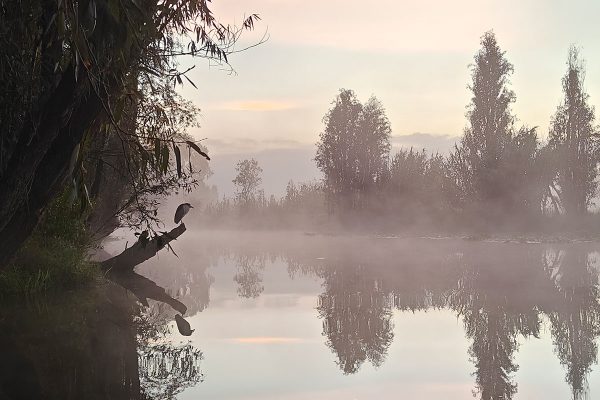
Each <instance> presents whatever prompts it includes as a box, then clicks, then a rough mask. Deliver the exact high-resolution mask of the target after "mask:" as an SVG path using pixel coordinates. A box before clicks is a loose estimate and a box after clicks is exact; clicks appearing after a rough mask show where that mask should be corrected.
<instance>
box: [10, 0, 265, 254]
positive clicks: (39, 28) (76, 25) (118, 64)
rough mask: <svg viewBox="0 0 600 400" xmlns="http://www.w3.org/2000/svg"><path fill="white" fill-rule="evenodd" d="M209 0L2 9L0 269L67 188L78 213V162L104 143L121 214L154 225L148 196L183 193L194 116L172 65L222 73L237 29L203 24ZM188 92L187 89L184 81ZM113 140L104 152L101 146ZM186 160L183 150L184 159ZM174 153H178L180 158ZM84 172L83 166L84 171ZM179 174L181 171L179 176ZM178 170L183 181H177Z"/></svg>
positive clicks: (57, 0) (50, 0)
mask: <svg viewBox="0 0 600 400" xmlns="http://www.w3.org/2000/svg"><path fill="white" fill-rule="evenodd" d="M209 4H210V3H209V2H208V1H207V0H173V1H156V0H22V1H14V2H2V3H1V4H0V82H1V83H0V85H1V88H0V89H1V92H2V93H3V96H2V98H1V99H0V102H1V103H2V104H0V121H2V125H3V130H2V135H1V136H0V239H1V240H0V265H5V264H6V262H7V261H8V260H9V259H10V258H11V256H12V255H13V254H14V253H15V252H16V250H17V249H19V247H20V246H21V245H22V244H23V242H24V241H25V240H26V239H27V238H28V236H29V235H30V234H31V232H32V231H33V230H34V228H35V227H36V225H37V224H38V223H39V221H40V219H41V217H42V215H43V214H44V210H45V208H46V207H47V205H48V204H49V202H50V201H51V200H52V199H53V198H54V197H55V196H56V195H57V194H58V193H60V192H61V191H62V190H64V188H65V185H66V184H67V183H68V184H69V185H72V186H73V188H74V192H75V193H76V194H77V195H78V197H79V198H80V202H81V203H82V204H85V203H89V201H90V199H89V197H90V196H89V195H90V189H89V188H88V184H87V183H86V182H88V183H89V182H93V181H94V179H93V178H91V177H86V176H84V175H85V173H86V171H87V172H90V171H95V170H97V168H95V166H94V167H91V168H86V166H85V165H84V161H85V160H86V159H87V157H86V155H87V154H89V153H88V151H89V150H90V149H92V150H95V151H104V150H106V149H107V148H108V147H107V146H108V145H109V144H110V143H112V144H113V145H114V144H115V143H116V144H117V146H113V148H119V149H120V151H121V152H122V154H123V157H124V160H123V165H122V167H123V168H122V169H123V170H122V171H119V172H120V173H123V174H125V175H126V179H127V181H128V182H130V183H131V187H132V190H131V191H130V193H129V196H128V197H129V199H128V202H127V204H125V206H126V207H127V206H129V207H131V206H133V207H137V208H138V211H140V213H141V214H140V216H139V221H137V222H138V226H139V227H141V228H144V227H146V228H147V227H149V226H151V225H152V222H153V219H152V217H153V216H154V213H153V212H152V209H150V211H149V212H144V211H143V210H144V199H143V196H144V195H146V194H156V193H159V194H160V192H161V191H162V190H163V188H164V187H177V186H178V185H183V186H184V187H185V186H186V185H189V184H191V183H192V182H193V176H192V175H193V170H192V168H191V167H190V166H185V165H184V156H185V155H186V153H187V155H188V156H189V155H190V153H191V152H196V153H197V154H199V155H201V156H203V157H206V158H208V156H207V155H206V152H205V151H204V150H203V149H201V148H200V147H199V146H198V144H196V143H194V142H193V141H191V140H189V138H186V137H184V136H183V135H182V134H183V133H184V131H185V129H186V128H187V127H189V126H190V125H191V124H193V123H194V122H193V118H194V116H195V111H196V110H194V109H193V107H192V106H191V105H190V104H189V103H185V102H182V101H180V100H181V99H179V98H177V95H176V93H175V92H174V91H173V90H172V88H173V86H174V85H177V84H183V83H184V81H185V82H188V78H187V76H186V72H187V71H186V70H180V69H179V68H178V65H177V62H176V57H177V56H182V55H189V56H195V57H202V58H207V59H210V60H214V61H215V62H217V63H224V64H227V63H228V56H229V55H230V54H231V53H233V52H235V51H236V49H235V44H236V42H237V41H238V39H239V38H240V35H241V34H242V32H243V31H245V30H249V29H252V28H253V27H254V23H255V21H256V19H257V18H258V17H257V16H256V15H251V16H250V17H248V18H246V19H245V20H243V22H242V25H241V26H240V27H232V26H226V25H223V24H222V23H220V22H219V21H218V20H217V19H216V18H215V16H214V15H213V13H212V11H211V9H210V7H209ZM188 83H189V84H193V83H192V82H191V81H189V82H188ZM111 140H112V142H111ZM186 150H187V151H186ZM182 153H183V154H182ZM91 165H93V164H91ZM185 167H187V168H185ZM186 171H187V172H186Z"/></svg>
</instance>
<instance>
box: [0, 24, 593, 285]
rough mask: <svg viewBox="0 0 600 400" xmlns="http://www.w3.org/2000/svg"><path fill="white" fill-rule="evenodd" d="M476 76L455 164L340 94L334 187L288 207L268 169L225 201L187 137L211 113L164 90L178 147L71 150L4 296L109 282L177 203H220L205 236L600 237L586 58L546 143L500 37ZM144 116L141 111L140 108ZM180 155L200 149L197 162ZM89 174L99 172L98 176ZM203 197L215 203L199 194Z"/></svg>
mask: <svg viewBox="0 0 600 400" xmlns="http://www.w3.org/2000/svg"><path fill="white" fill-rule="evenodd" d="M246 28H248V29H251V28H252V25H249V26H248V27H246ZM470 68H471V77H472V81H471V83H470V85H469V90H470V91H471V92H472V99H471V102H470V104H469V105H468V106H467V113H466V116H467V120H468V121H467V125H466V128H465V130H464V134H463V136H462V138H461V140H460V142H459V143H457V144H456V145H455V147H454V149H453V150H452V151H451V152H450V153H449V154H447V155H443V154H438V153H435V154H430V153H427V152H426V151H425V150H419V149H413V148H410V149H400V150H399V151H397V152H396V153H395V154H392V153H391V147H392V146H391V141H390V138H391V132H392V129H391V124H390V122H389V120H388V118H387V116H386V112H385V109H384V106H383V104H382V103H381V102H380V101H379V100H378V99H377V98H376V97H374V96H372V97H371V98H369V99H368V100H367V101H366V102H364V103H363V102H361V101H360V100H359V99H358V97H357V96H356V94H355V93H354V92H353V91H352V90H348V89H340V91H339V93H338V95H337V96H336V98H335V99H334V101H333V102H332V106H331V108H330V110H329V111H328V112H327V113H326V115H325V116H324V118H323V123H324V128H323V131H322V132H321V134H320V136H319V140H318V142H317V144H316V145H317V151H316V155H315V159H314V161H315V163H316V165H317V167H318V168H319V170H320V171H321V172H322V174H323V179H322V180H321V181H318V182H308V183H299V184H298V183H294V182H292V181H290V182H289V183H288V185H287V188H286V192H285V195H284V196H283V197H281V198H279V199H277V198H275V197H274V196H273V195H271V196H270V197H269V198H267V197H266V195H265V193H264V191H263V190H262V189H261V182H262V176H261V175H262V172H263V170H262V168H261V166H260V165H259V164H258V162H257V161H256V160H254V159H246V160H241V161H240V162H239V163H238V164H237V167H236V172H237V176H236V177H235V178H234V179H233V184H234V185H235V187H236V193H235V196H234V197H233V198H231V199H229V198H223V199H222V200H220V201H218V200H216V199H215V197H216V196H215V188H214V187H213V188H211V187H208V185H207V184H206V182H205V179H206V178H207V177H208V176H209V175H210V173H211V172H210V167H209V164H208V161H210V157H209V156H208V154H207V149H206V148H204V147H202V146H201V145H199V144H196V143H195V142H194V141H193V140H192V138H190V137H189V136H187V133H186V130H187V129H188V128H189V127H191V126H195V124H196V122H197V121H196V117H195V116H196V111H197V110H196V109H195V108H194V107H193V106H192V105H191V104H190V103H188V102H186V101H185V100H183V99H181V98H179V97H177V96H176V93H175V92H174V89H173V88H172V87H171V86H170V84H166V85H165V86H163V89H164V90H165V91H166V93H167V94H169V95H171V96H174V97H173V98H171V100H172V103H170V105H169V107H173V109H172V110H171V113H173V115H178V116H180V117H181V118H179V119H178V121H179V122H178V123H175V125H173V126H168V125H165V123H166V122H165V120H163V119H160V120H152V121H154V122H153V123H152V124H150V125H148V126H146V125H143V126H142V127H141V128H144V129H149V130H152V129H154V128H156V126H155V125H154V124H158V125H159V126H160V127H161V129H163V128H164V129H165V130H164V131H163V132H162V133H161V134H164V137H156V138H152V140H145V141H144V143H145V144H143V143H142V142H140V141H139V140H138V139H139V138H137V139H135V140H133V141H131V142H128V143H127V146H125V147H123V146H122V144H123V143H121V142H120V141H119V140H118V139H119V137H118V135H116V133H118V132H119V131H120V129H125V128H126V126H125V125H121V126H119V127H118V128H119V129H117V127H114V126H113V127H112V128H111V127H110V126H107V127H106V129H105V130H104V131H103V134H104V136H105V137H104V139H103V140H101V141H98V140H95V139H92V138H90V139H89V141H88V142H86V143H84V145H83V146H82V147H81V148H80V147H77V148H76V149H75V150H74V151H73V152H72V153H71V154H70V164H71V166H70V167H69V170H70V171H71V175H72V183H73V185H72V186H71V185H70V184H69V185H64V186H65V187H63V188H62V189H61V190H62V191H61V192H60V193H61V194H59V195H58V196H57V197H55V198H54V200H52V202H50V203H49V205H46V206H45V207H42V208H43V210H42V211H43V212H40V215H39V217H36V218H38V219H39V221H40V223H39V224H37V226H36V227H35V229H34V230H33V232H32V233H31V234H30V235H29V236H28V238H27V240H26V241H24V242H23V244H22V245H21V246H20V247H19V248H18V250H16V253H15V254H16V255H15V256H14V257H12V260H11V261H10V262H9V263H8V264H2V263H1V261H0V264H2V265H4V268H3V269H2V270H0V297H6V296H12V295H16V296H28V295H33V294H36V293H43V292H49V291H54V290H67V289H69V288H73V287H78V286H82V285H86V284H89V283H90V282H93V280H94V279H95V278H101V275H102V274H101V267H100V266H99V265H98V264H97V263H94V262H92V261H90V258H89V254H90V252H91V250H92V249H93V248H94V247H95V246H99V245H100V244H101V243H102V240H103V239H105V238H106V237H108V236H109V235H110V234H111V233H112V232H114V231H115V230H116V229H117V228H119V227H124V228H128V229H130V230H132V231H133V232H135V235H136V237H137V238H138V239H137V241H138V242H137V243H136V244H142V245H143V243H142V242H143V241H147V242H149V243H159V242H161V235H163V234H164V232H160V229H161V226H162V222H161V218H160V216H159V215H158V209H159V206H160V204H161V202H162V201H164V199H166V198H168V197H169V196H171V195H173V194H182V195H187V196H188V197H192V196H197V198H198V199H200V198H204V199H207V198H211V196H212V198H213V199H215V201H212V202H210V201H209V202H208V205H206V207H205V208H204V210H203V212H201V211H200V207H197V208H196V210H197V211H196V215H194V214H191V215H190V216H189V217H188V218H187V221H188V222H189V227H190V229H192V230H194V229H196V228H197V227H198V228H201V229H210V230H214V229H234V230H265V231H272V230H295V231H300V232H304V234H306V235H317V234H325V235H338V234H340V233H341V234H343V235H355V234H359V235H360V234H363V235H365V234H366V235H382V236H388V237H431V238H434V237H455V238H463V239H465V240H496V241H508V242H520V243H533V242H541V241H543V242H545V243H551V242H565V241H586V240H594V241H595V240H599V239H600V214H598V213H592V212H590V208H591V206H592V205H593V202H594V200H595V196H596V195H597V186H598V163H599V161H600V143H599V141H598V138H599V137H600V132H599V130H598V127H597V126H596V125H594V124H595V110H594V108H593V107H592V106H591V105H590V104H589V96H588V94H587V93H586V91H585V88H584V76H585V68H584V63H583V61H582V59H581V57H580V55H579V50H578V49H577V48H576V47H571V48H570V50H569V55H568V59H567V71H566V73H565V75H564V77H563V80H562V87H563V100H562V101H561V103H560V104H559V105H558V106H557V109H556V112H555V114H554V115H553V116H552V117H551V123H550V131H549V133H548V140H547V141H546V142H542V141H541V139H540V136H539V133H538V130H537V128H535V127H534V128H530V127H528V126H526V125H522V126H517V123H518V119H517V117H516V116H515V115H514V114H513V112H512V110H511V104H512V103H514V102H515V101H516V95H515V93H514V92H513V91H512V90H511V88H510V76H511V74H512V72H513V65H512V64H511V63H510V62H509V61H508V60H507V59H506V57H505V52H504V51H503V50H501V48H500V47H499V45H498V43H497V41H496V37H495V35H494V33H493V32H486V33H485V34H484V35H483V36H482V38H481V48H480V49H479V51H478V52H477V53H476V54H475V57H474V63H473V65H471V67H470ZM164 83H165V82H163V84H164ZM181 107H183V108H181ZM132 109H133V110H138V111H139V110H140V108H139V104H138V105H137V106H136V105H133V106H132ZM161 115H162V114H161ZM125 122H127V123H128V124H131V125H132V126H134V127H135V126H136V124H139V123H140V121H135V120H128V121H123V123H125ZM153 132H154V131H153ZM180 147H181V148H183V149H186V148H187V150H188V151H187V153H188V154H187V161H186V160H185V159H184V158H182V153H181V149H180ZM192 150H193V152H192ZM171 152H173V154H171ZM184 155H185V154H184ZM132 162H133V164H134V165H135V171H132V170H131V165H132V164H131V163H132ZM193 163H194V164H196V165H197V167H200V168H199V169H198V168H197V167H193V166H192V164H193ZM107 166H110V167H111V168H109V169H107V168H106V167H107ZM88 169H89V170H90V171H94V173H93V174H87V173H86V171H87V170H88ZM127 171H128V173H125V172H127ZM92 175H93V176H92ZM65 181H66V180H65ZM88 187H90V189H89V190H88ZM194 188H199V189H200V190H198V192H201V193H199V194H198V193H193V194H190V193H191V191H192V190H193V189H194ZM198 202H201V203H205V204H206V203H207V202H204V201H200V200H199V201H198ZM33 212H34V211H29V213H33ZM7 226H8V225H7ZM7 229H8V228H7ZM16 240H17V241H19V240H21V239H16ZM8 242H10V245H9V246H13V245H14V246H13V247H12V250H11V249H9V250H7V251H6V252H2V251H0V256H2V257H5V259H11V254H10V252H11V251H13V250H14V249H15V248H17V247H15V246H16V242H15V241H14V240H12V239H11V240H9V241H8ZM2 245H3V244H2ZM142 247H143V246H142ZM162 247H163V246H158V248H159V249H160V248H162ZM167 247H168V245H167ZM0 250H1V249H0ZM150 256H151V255H150Z"/></svg>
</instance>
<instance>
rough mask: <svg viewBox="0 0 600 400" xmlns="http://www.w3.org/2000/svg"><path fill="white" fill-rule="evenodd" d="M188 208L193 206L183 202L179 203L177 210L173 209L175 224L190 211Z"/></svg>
mask: <svg viewBox="0 0 600 400" xmlns="http://www.w3.org/2000/svg"><path fill="white" fill-rule="evenodd" d="M190 208H194V207H193V206H192V205H191V204H190V203H183V204H180V205H179V207H177V210H175V219H174V221H175V223H176V224H178V223H180V222H181V220H182V219H183V217H185V215H186V214H187V213H188V212H189V211H190Z"/></svg>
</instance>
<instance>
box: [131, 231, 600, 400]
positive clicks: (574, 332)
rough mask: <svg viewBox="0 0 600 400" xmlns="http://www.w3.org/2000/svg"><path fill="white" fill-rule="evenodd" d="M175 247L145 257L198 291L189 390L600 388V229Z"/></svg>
mask: <svg viewBox="0 0 600 400" xmlns="http://www.w3.org/2000/svg"><path fill="white" fill-rule="evenodd" d="M177 249H180V253H179V259H176V258H174V257H172V256H170V255H163V256H161V257H160V258H159V259H157V260H152V261H150V262H149V263H147V264H145V265H144V266H143V267H141V268H140V269H139V272H140V273H142V274H144V275H145V276H148V277H149V278H151V279H152V280H154V281H155V282H157V283H158V284H159V285H161V286H164V287H165V288H167V290H168V292H169V293H172V294H174V295H175V296H176V297H177V298H178V299H179V300H180V301H182V302H183V303H185V304H186V305H188V307H189V308H188V314H187V315H188V316H189V318H188V320H189V321H190V324H191V325H192V326H193V327H194V328H195V329H196V331H195V332H194V334H193V335H192V336H191V337H190V338H189V340H190V341H191V343H192V344H193V345H194V346H195V347H197V348H198V349H201V350H202V352H203V356H204V358H203V361H202V372H203V374H204V380H203V382H202V383H199V384H197V385H195V386H193V387H190V388H188V389H186V390H185V391H183V392H182V393H181V397H180V398H183V399H187V398H189V399H192V398H198V397H204V398H228V399H255V398H256V399H258V398H272V399H276V398H285V399H301V398H302V399H304V398H318V399H331V398H334V399H344V398H374V396H377V397H381V398H390V399H391V398H397V397H398V396H400V397H402V398H423V399H436V398H440V396H442V397H443V398H448V399H464V398H470V397H471V396H472V394H471V393H472V392H473V391H474V392H475V393H478V394H477V397H481V398H484V399H496V398H506V399H509V398H514V399H519V398H521V399H530V398H545V399H564V398H568V397H570V396H571V395H573V396H575V397H576V398H580V397H581V396H583V395H586V394H587V395H589V396H590V397H589V398H593V396H594V393H595V392H598V391H600V379H598V377H597V374H596V373H594V371H595V370H596V363H597V344H598V340H597V336H598V332H599V331H598V328H599V327H600V306H598V287H597V285H598V253H597V252H596V249H597V246H596V245H595V244H590V243H570V244H564V243H563V244H543V243H517V242H512V243H504V242H497V241H487V242H486V241H483V242H472V241H469V240H463V239H426V238H424V239H402V238H396V237H366V236H363V237H360V236H358V237H327V236H321V235H316V236H309V235H305V234H300V233H276V234H275V233H273V234H266V233H256V232H245V233H234V234H232V233H227V232H210V233H209V232H205V233H202V232H194V231H190V232H189V234H188V235H187V236H186V237H185V238H182V239H181V240H180V241H179V242H178V243H177ZM177 249H176V251H177ZM169 337H170V340H173V341H174V342H178V341H180V340H182V339H186V340H187V338H183V337H182V336H179V335H178V334H173V335H171V336H169ZM540 369H543V370H544V374H543V376H542V374H540V373H539V371H540ZM300 376H301V377H302V379H298V377H300ZM581 398H582V397H581Z"/></svg>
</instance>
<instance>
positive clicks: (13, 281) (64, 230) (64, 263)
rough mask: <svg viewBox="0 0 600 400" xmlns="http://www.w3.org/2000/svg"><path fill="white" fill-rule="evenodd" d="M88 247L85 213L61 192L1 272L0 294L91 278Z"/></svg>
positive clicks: (94, 272) (60, 286)
mask: <svg viewBox="0 0 600 400" xmlns="http://www.w3.org/2000/svg"><path fill="white" fill-rule="evenodd" d="M90 246H91V242H90V237H89V234H88V233H87V231H86V229H85V214H82V213H81V212H80V210H79V207H77V204H76V203H75V204H73V203H72V202H71V201H70V200H69V196H68V195H67V194H63V195H62V196H60V197H59V198H57V199H56V200H55V201H54V202H53V203H52V204H51V206H50V207H49V208H48V210H47V211H46V214H45V215H44V219H43V221H42V222H41V223H40V225H39V226H38V227H37V228H36V230H35V232H34V233H33V234H32V236H31V237H30V238H29V239H28V240H27V242H26V243H25V245H24V246H23V247H22V248H21V249H20V250H19V251H18V253H17V255H16V256H15V258H14V260H13V261H12V263H11V264H9V265H8V266H7V267H6V268H5V269H4V270H2V271H0V297H7V296H10V297H12V296H16V297H19V296H31V295H35V294H39V293H44V292H48V291H60V290H66V289H71V288H75V287H78V286H82V285H85V284H86V283H89V282H91V281H93V279H94V278H95V277H96V276H97V274H98V272H97V271H98V270H97V267H96V265H95V264H94V263H91V262H89V261H87V254H88V251H89V249H90Z"/></svg>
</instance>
